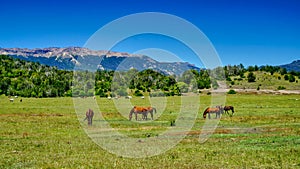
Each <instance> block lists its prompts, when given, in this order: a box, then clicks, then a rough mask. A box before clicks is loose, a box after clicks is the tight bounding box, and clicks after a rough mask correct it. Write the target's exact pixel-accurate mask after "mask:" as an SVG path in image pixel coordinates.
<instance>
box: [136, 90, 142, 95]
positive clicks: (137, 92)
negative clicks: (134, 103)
mask: <svg viewBox="0 0 300 169" xmlns="http://www.w3.org/2000/svg"><path fill="white" fill-rule="evenodd" d="M134 95H135V96H143V93H141V92H140V91H139V90H136V91H135V92H134Z"/></svg>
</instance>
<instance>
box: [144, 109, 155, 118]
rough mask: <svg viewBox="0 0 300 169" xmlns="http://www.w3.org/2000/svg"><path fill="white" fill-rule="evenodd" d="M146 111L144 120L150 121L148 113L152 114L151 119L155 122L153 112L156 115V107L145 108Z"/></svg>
mask: <svg viewBox="0 0 300 169" xmlns="http://www.w3.org/2000/svg"><path fill="white" fill-rule="evenodd" d="M145 109H146V110H147V111H146V112H145V113H144V114H143V118H144V119H145V120H148V113H150V115H151V119H152V120H153V111H154V113H156V108H154V107H150V106H149V107H145Z"/></svg>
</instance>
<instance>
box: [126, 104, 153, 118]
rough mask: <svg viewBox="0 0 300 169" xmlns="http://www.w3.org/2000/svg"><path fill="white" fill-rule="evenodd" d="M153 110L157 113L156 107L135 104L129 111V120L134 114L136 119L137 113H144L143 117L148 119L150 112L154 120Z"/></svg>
mask: <svg viewBox="0 0 300 169" xmlns="http://www.w3.org/2000/svg"><path fill="white" fill-rule="evenodd" d="M153 111H155V113H156V109H155V108H154V107H140V106H134V107H133V108H132V109H131V110H130V113H129V120H131V119H132V114H133V113H134V114H135V120H137V115H138V114H142V119H143V120H147V119H148V117H147V116H148V113H150V114H151V118H152V120H153Z"/></svg>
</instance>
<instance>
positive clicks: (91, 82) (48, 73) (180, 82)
mask: <svg viewBox="0 0 300 169" xmlns="http://www.w3.org/2000/svg"><path fill="white" fill-rule="evenodd" d="M73 75H74V76H73ZM73 77H74V78H73ZM211 82H214V84H215V85H216V84H217V83H216V80H211V79H210V77H209V74H208V70H200V71H196V70H191V71H186V72H184V73H183V74H182V75H181V76H176V75H166V74H164V73H161V72H157V71H154V70H151V69H146V70H143V71H138V70H136V69H130V70H128V71H109V70H98V71H96V72H95V73H92V72H89V71H76V73H74V72H73V71H69V70H60V69H58V68H57V67H51V66H46V65H42V64H40V63H37V62H29V61H24V60H21V59H16V58H12V57H11V56H5V55H0V94H5V95H11V96H14V95H17V96H22V97H62V96H93V95H99V96H101V97H107V96H112V97H113V96H127V95H135V96H141V95H151V96H173V95H181V93H183V92H190V91H197V89H204V88H210V87H211Z"/></svg>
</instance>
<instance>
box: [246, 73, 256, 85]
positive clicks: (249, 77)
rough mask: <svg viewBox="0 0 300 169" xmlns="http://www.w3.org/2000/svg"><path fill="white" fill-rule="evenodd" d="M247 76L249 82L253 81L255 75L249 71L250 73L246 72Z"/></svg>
mask: <svg viewBox="0 0 300 169" xmlns="http://www.w3.org/2000/svg"><path fill="white" fill-rule="evenodd" d="M247 78H248V82H249V83H251V82H255V79H256V77H255V75H254V73H253V72H250V73H249V74H248V76H247Z"/></svg>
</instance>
